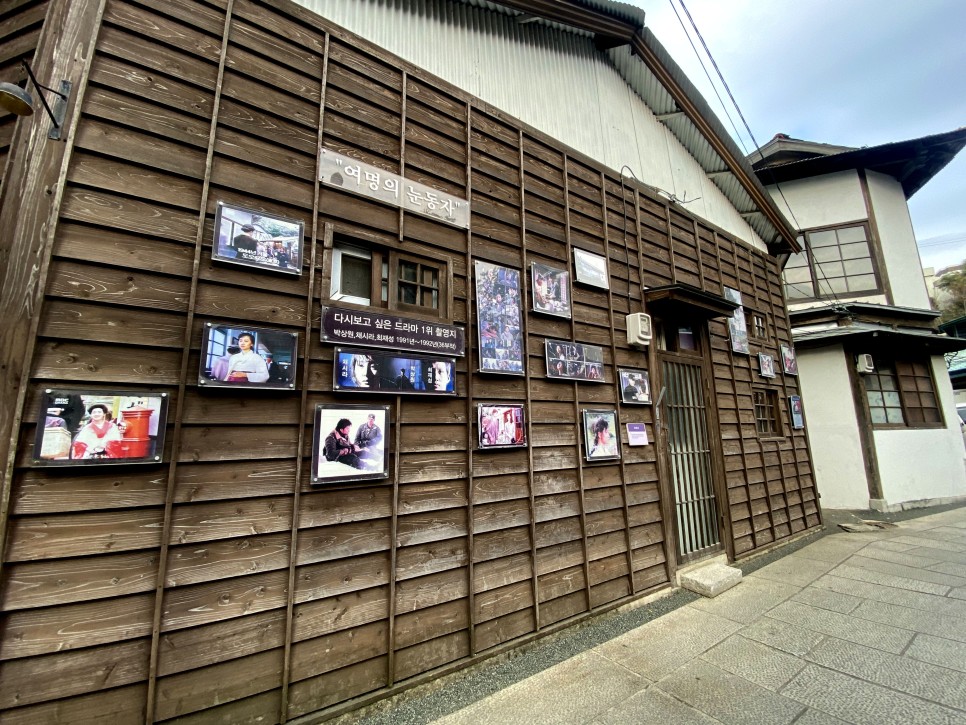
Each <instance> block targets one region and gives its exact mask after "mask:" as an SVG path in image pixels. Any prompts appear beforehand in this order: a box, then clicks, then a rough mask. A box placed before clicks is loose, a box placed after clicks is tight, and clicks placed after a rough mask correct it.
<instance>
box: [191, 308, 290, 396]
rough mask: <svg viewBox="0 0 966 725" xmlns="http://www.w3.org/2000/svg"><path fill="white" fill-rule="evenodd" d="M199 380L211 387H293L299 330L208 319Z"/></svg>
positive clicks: (199, 382)
mask: <svg viewBox="0 0 966 725" xmlns="http://www.w3.org/2000/svg"><path fill="white" fill-rule="evenodd" d="M203 329H204V336H203V338H202V341H201V369H200V370H199V371H198V384H199V385H205V386H208V387H252V388H274V389H286V390H288V389H291V388H293V387H294V383H295V363H296V360H297V358H298V339H299V336H298V333H297V332H285V331H284V330H275V329H271V328H261V327H234V326H233V325H230V324H227V323H226V324H217V323H214V322H206V323H205V325H204V327H203Z"/></svg>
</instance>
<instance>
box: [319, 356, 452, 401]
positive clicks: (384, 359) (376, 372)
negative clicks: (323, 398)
mask: <svg viewBox="0 0 966 725" xmlns="http://www.w3.org/2000/svg"><path fill="white" fill-rule="evenodd" d="M332 375H333V382H332V389H333V390H337V391H339V392H349V393H392V394H393V395H456V360H455V359H453V358H451V357H436V356H429V355H412V354H409V353H402V352H395V351H386V352H379V351H376V350H371V349H369V350H359V349H354V348H344V347H337V348H335V350H334V352H333V359H332Z"/></svg>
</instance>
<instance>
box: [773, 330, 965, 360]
mask: <svg viewBox="0 0 966 725" xmlns="http://www.w3.org/2000/svg"><path fill="white" fill-rule="evenodd" d="M792 340H793V342H794V343H795V348H796V349H808V348H816V347H827V346H829V345H835V344H843V345H847V346H848V347H849V348H850V349H852V350H856V349H857V348H860V347H861V348H862V349H861V350H856V351H858V352H869V353H873V354H874V353H876V352H877V351H880V350H881V351H884V352H895V351H897V350H901V351H902V352H903V353H918V354H926V355H942V354H945V353H947V352H956V351H958V350H966V339H963V338H961V337H946V336H945V335H938V334H935V333H930V332H925V331H924V332H914V331H912V330H888V329H885V328H878V329H874V328H868V327H833V328H830V329H822V330H816V331H814V332H810V331H807V330H806V331H798V332H796V331H793V332H792Z"/></svg>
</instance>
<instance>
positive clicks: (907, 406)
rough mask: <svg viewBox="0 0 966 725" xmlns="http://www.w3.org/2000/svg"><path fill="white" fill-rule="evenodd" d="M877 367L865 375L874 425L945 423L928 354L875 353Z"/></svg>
mask: <svg viewBox="0 0 966 725" xmlns="http://www.w3.org/2000/svg"><path fill="white" fill-rule="evenodd" d="M874 364H875V370H874V371H873V372H871V373H865V374H863V375H862V382H863V384H864V386H865V395H866V401H867V402H868V405H869V416H870V418H871V420H872V425H873V426H875V427H899V426H907V427H910V428H933V427H940V426H942V425H943V417H942V412H941V411H940V409H939V400H938V398H937V396H936V386H935V384H934V383H933V379H932V372H931V370H930V365H929V360H928V358H923V359H919V360H892V359H890V358H888V357H884V356H881V355H876V356H875V357H874Z"/></svg>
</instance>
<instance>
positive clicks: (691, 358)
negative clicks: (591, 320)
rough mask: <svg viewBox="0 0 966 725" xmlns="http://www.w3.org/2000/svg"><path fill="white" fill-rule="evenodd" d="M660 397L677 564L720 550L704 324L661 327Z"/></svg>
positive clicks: (664, 453)
mask: <svg viewBox="0 0 966 725" xmlns="http://www.w3.org/2000/svg"><path fill="white" fill-rule="evenodd" d="M662 327H664V329H663V331H662V332H663V335H662V338H663V340H662V343H663V344H662V348H663V349H662V350H661V351H660V352H659V354H658V360H659V365H660V371H661V381H660V382H661V388H662V389H661V393H660V396H659V403H660V411H659V413H660V416H661V421H662V428H663V431H662V434H663V438H664V440H663V451H662V452H663V455H664V457H665V461H666V467H665V470H666V471H667V474H668V477H669V479H670V483H671V486H670V487H671V492H670V493H671V495H672V498H673V504H674V528H675V538H676V541H677V553H678V563H679V564H684V563H687V562H688V561H691V560H694V559H699V558H701V557H704V556H707V555H708V554H712V553H715V552H717V551H719V550H721V549H722V545H721V530H720V526H719V516H718V502H717V499H716V497H715V485H714V473H713V472H714V466H713V456H714V451H715V449H716V447H715V445H714V442H713V441H712V440H711V438H710V435H709V426H708V400H707V395H706V392H705V391H706V387H705V374H704V359H703V355H702V354H701V349H702V348H703V347H704V346H705V344H706V341H705V339H703V338H704V337H705V335H704V334H703V333H704V332H705V329H704V328H705V325H703V324H693V325H692V324H687V325H685V324H680V325H679V324H674V325H665V326H662Z"/></svg>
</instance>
